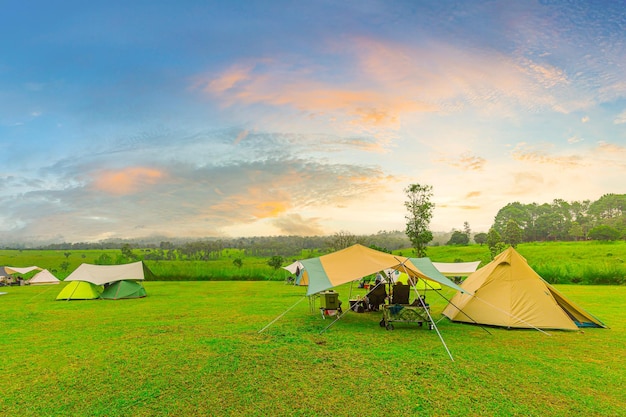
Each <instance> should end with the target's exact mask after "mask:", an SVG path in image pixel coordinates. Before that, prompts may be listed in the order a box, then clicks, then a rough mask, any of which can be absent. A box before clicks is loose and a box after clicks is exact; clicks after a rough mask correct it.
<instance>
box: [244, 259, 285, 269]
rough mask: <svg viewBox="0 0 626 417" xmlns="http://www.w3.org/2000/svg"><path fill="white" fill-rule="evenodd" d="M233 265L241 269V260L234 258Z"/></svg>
mask: <svg viewBox="0 0 626 417" xmlns="http://www.w3.org/2000/svg"><path fill="white" fill-rule="evenodd" d="M281 263H282V262H281ZM233 265H235V266H236V267H237V268H241V267H242V266H243V261H242V260H241V258H235V259H233Z"/></svg>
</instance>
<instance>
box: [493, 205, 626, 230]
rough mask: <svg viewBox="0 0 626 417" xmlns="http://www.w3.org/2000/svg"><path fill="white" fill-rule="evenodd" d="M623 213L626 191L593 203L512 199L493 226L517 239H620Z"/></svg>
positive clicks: (625, 220) (625, 219)
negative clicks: (540, 201)
mask: <svg viewBox="0 0 626 417" xmlns="http://www.w3.org/2000/svg"><path fill="white" fill-rule="evenodd" d="M625 214H626V194H605V195H603V196H602V197H600V198H599V199H598V200H596V201H593V202H592V201H590V200H584V201H572V202H567V201H565V200H561V199H556V200H554V201H553V202H552V203H544V204H537V203H531V204H521V203H519V202H515V203H509V204H507V205H506V206H504V207H503V208H501V209H500V210H499V211H498V214H496V217H495V219H494V223H493V226H492V228H493V229H494V230H495V231H496V232H498V233H499V234H500V235H501V236H507V235H510V234H511V233H513V234H515V233H518V234H519V236H518V239H519V240H520V242H538V241H549V240H553V241H571V240H587V239H590V240H619V239H625V238H626V216H625ZM515 229H519V231H516V230H515Z"/></svg>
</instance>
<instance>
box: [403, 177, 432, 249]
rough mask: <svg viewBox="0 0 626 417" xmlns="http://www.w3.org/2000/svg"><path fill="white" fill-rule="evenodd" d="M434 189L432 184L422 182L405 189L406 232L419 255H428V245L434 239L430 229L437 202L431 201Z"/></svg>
mask: <svg viewBox="0 0 626 417" xmlns="http://www.w3.org/2000/svg"><path fill="white" fill-rule="evenodd" d="M432 190H433V187H432V186H430V185H421V184H411V185H409V186H408V187H407V188H406V189H405V190H404V192H405V193H406V196H407V200H406V201H405V202H404V206H405V207H406V209H407V211H408V214H407V215H406V216H405V219H406V230H405V232H406V235H407V236H408V238H409V240H410V241H411V244H412V245H413V248H414V249H415V253H416V255H417V256H418V257H424V256H426V245H427V244H428V242H430V241H431V240H433V234H432V232H431V231H430V230H429V229H428V228H429V226H430V220H431V219H432V218H433V210H434V209H435V203H433V202H431V201H430V199H431V198H432V196H433V191H432Z"/></svg>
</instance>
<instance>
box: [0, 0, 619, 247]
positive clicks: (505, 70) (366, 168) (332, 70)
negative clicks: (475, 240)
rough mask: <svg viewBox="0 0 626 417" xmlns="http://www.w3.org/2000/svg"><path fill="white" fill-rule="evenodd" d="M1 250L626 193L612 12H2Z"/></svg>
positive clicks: (301, 229)
mask: <svg viewBox="0 0 626 417" xmlns="http://www.w3.org/2000/svg"><path fill="white" fill-rule="evenodd" d="M2 8H3V13H2V14H0V51H2V53H1V54H0V204H1V205H2V207H3V209H2V210H1V211H0V239H2V240H3V241H5V242H7V241H10V242H15V241H20V240H26V241H71V242H76V241H98V240H101V239H106V238H137V237H149V236H166V237H167V236H171V237H204V236H224V237H238V236H258V235H282V234H297V235H326V234H333V233H336V232H339V231H347V232H350V233H354V234H369V233H376V232H377V231H380V230H403V229H404V224H405V214H406V211H405V208H404V204H403V202H404V200H405V199H406V196H405V193H404V189H405V188H406V187H407V186H408V185H409V184H412V183H420V184H428V185H432V187H433V192H434V196H433V201H434V203H435V211H434V217H433V221H432V223H431V229H432V230H433V231H450V230H452V229H454V228H456V229H461V228H462V227H463V223H464V222H465V221H467V222H469V223H470V226H471V228H472V230H474V231H487V230H488V228H489V226H490V225H491V224H492V222H493V219H494V216H495V215H496V214H497V211H498V210H499V209H500V208H501V207H503V206H504V205H506V204H507V203H510V202H514V201H520V202H522V203H532V202H537V203H545V202H548V203H549V202H551V201H552V200H553V199H557V198H558V199H564V200H566V201H579V200H592V201H593V200H596V199H598V198H599V197H600V196H602V195H603V194H606V193H624V192H625V191H624V185H623V184H624V178H625V177H626V75H625V74H626V9H625V8H624V7H623V5H622V4H621V2H601V1H595V2H582V1H539V2H533V1H518V2H512V1H497V0H496V1H467V2H456V1H437V2H430V1H428V2H427V1H367V0H365V1H363V0H360V1H342V2H335V1H309V2H298V1H239V2H236V1H233V2H223V1H215V2H214V1H181V2H164V1H134V2H114V1H107V2H100V1H90V2H78V1H76V2H71V1H67V2H64V1H60V2H44V1H29V2H23V1H20V2H18V1H3V2H2Z"/></svg>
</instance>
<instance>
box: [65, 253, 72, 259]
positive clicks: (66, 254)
mask: <svg viewBox="0 0 626 417" xmlns="http://www.w3.org/2000/svg"><path fill="white" fill-rule="evenodd" d="M71 254H72V252H63V255H65V259H68V258H69V257H70V255H71Z"/></svg>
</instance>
